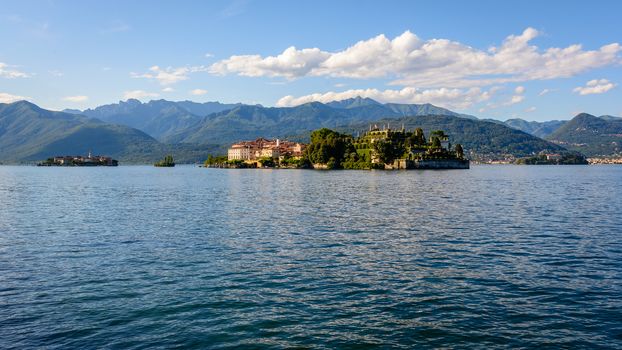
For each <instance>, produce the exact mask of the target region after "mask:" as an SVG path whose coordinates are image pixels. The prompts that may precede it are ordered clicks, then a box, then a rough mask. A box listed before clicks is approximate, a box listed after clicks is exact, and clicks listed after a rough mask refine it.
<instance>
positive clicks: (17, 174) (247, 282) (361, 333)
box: [0, 166, 622, 349]
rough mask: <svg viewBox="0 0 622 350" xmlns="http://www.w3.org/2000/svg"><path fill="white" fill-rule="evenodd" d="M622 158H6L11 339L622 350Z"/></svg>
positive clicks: (0, 334)
mask: <svg viewBox="0 0 622 350" xmlns="http://www.w3.org/2000/svg"><path fill="white" fill-rule="evenodd" d="M621 212H622V167H620V166H565V167H564V166H531V167H530V166H473V167H472V169H471V170H452V171H408V172H406V171H398V172H384V171H331V172H322V171H301V170H276V171H275V170H245V169H239V170H221V169H203V168H197V167H190V166H182V167H176V168H154V167H139V166H120V167H118V168H36V167H9V166H3V167H0V348H5V349H24V348H48V349H53V348H63V349H68V348H131V349H140V348H175V347H177V348H197V349H201V348H235V347H250V348H275V349H279V348H290V347H303V348H305V347H313V348H331V349H332V348H376V347H401V348H407V349H409V348H413V347H417V348H431V347H447V348H457V347H458V348H473V347H475V348H491V347H513V348H514V347H537V348H552V349H556V348H560V347H572V348H590V349H593V348H621V345H622V213H621Z"/></svg>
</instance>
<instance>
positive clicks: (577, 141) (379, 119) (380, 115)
mask: <svg viewBox="0 0 622 350" xmlns="http://www.w3.org/2000/svg"><path fill="white" fill-rule="evenodd" d="M620 123H622V119H620V118H616V117H612V116H603V117H594V116H590V115H579V116H577V117H575V118H574V119H573V120H571V121H550V122H527V121H523V120H520V119H510V120H507V121H506V122H500V121H491V120H480V119H478V118H476V117H474V116H471V115H466V114H460V113H456V112H453V111H450V110H448V109H444V108H441V107H437V106H434V105H431V104H395V103H386V104H382V103H379V102H377V101H375V100H372V99H369V98H360V97H359V98H352V99H348V100H343V101H335V102H329V103H319V102H311V103H306V104H302V105H299V106H295V107H264V106H261V105H244V104H239V103H238V104H223V103H219V102H207V103H196V102H192V101H179V102H174V101H167V100H154V101H150V102H147V103H142V102H140V101H138V100H132V99H130V100H127V101H120V102H119V103H114V104H108V105H103V106H100V107H97V108H93V109H87V110H84V111H79V110H64V111H63V112H53V111H48V110H45V109H42V108H39V107H37V106H36V105H34V104H32V103H29V102H25V101H20V102H15V103H11V104H0V147H1V148H0V161H35V160H41V159H45V158H47V157H49V156H53V155H58V154H85V153H86V152H87V151H88V150H92V151H94V152H95V153H98V154H107V155H112V156H114V157H117V158H118V159H119V160H121V161H123V162H151V161H153V160H155V159H158V158H161V157H162V156H163V155H164V154H167V153H174V155H175V156H176V160H178V162H196V161H200V160H201V159H204V158H205V157H206V156H207V154H208V153H223V152H224V150H225V149H226V147H227V145H229V144H231V143H233V142H236V141H239V140H245V139H254V138H257V137H275V138H276V137H278V138H291V139H293V140H301V141H304V140H306V139H308V135H309V133H310V131H312V130H314V129H317V128H321V127H328V128H337V129H340V130H350V131H351V132H353V133H356V132H361V131H365V130H366V129H368V127H369V125H370V124H378V125H382V124H384V125H390V126H392V127H394V128H396V127H401V126H402V124H403V125H404V126H405V127H407V128H413V127H422V128H423V129H424V130H425V131H427V132H429V131H431V130H435V129H442V130H445V131H446V132H447V133H449V134H450V135H451V137H452V142H454V143H462V144H463V146H464V147H465V149H467V151H470V152H471V153H472V155H473V156H477V155H484V154H486V155H493V154H496V155H514V156H524V155H529V154H533V153H538V152H541V151H561V150H563V149H564V148H568V149H572V150H579V151H581V152H584V153H586V154H588V155H593V154H610V153H615V152H619V141H620V135H619V134H620V133H621V132H619V130H618V129H617V128H618V126H619V124H620ZM542 138H548V139H549V141H553V142H549V141H547V140H544V139H542ZM582 140H583V141H582ZM584 140H587V141H586V142H584ZM592 143H597V144H598V145H597V146H594V147H592V146H591V145H592ZM583 144H586V145H587V146H586V145H583ZM607 152H608V153H607Z"/></svg>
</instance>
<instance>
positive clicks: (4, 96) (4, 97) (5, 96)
mask: <svg viewBox="0 0 622 350" xmlns="http://www.w3.org/2000/svg"><path fill="white" fill-rule="evenodd" d="M21 100H30V97H27V96H18V95H11V94H9V93H6V92H0V103H12V102H15V101H21Z"/></svg>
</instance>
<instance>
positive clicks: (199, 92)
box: [190, 89, 207, 96]
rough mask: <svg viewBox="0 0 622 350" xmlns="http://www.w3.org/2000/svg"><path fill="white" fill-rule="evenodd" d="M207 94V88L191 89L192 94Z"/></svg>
mask: <svg viewBox="0 0 622 350" xmlns="http://www.w3.org/2000/svg"><path fill="white" fill-rule="evenodd" d="M205 94H207V90H203V89H194V90H191V91H190V95H194V96H201V95H205Z"/></svg>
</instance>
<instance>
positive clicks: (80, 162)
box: [37, 152, 119, 166]
mask: <svg viewBox="0 0 622 350" xmlns="http://www.w3.org/2000/svg"><path fill="white" fill-rule="evenodd" d="M118 165H119V162H118V161H117V160H116V159H112V157H107V156H94V155H92V154H91V152H89V154H88V155H87V156H56V157H52V158H48V159H46V160H44V161H43V162H40V163H38V164H37V166H118Z"/></svg>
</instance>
